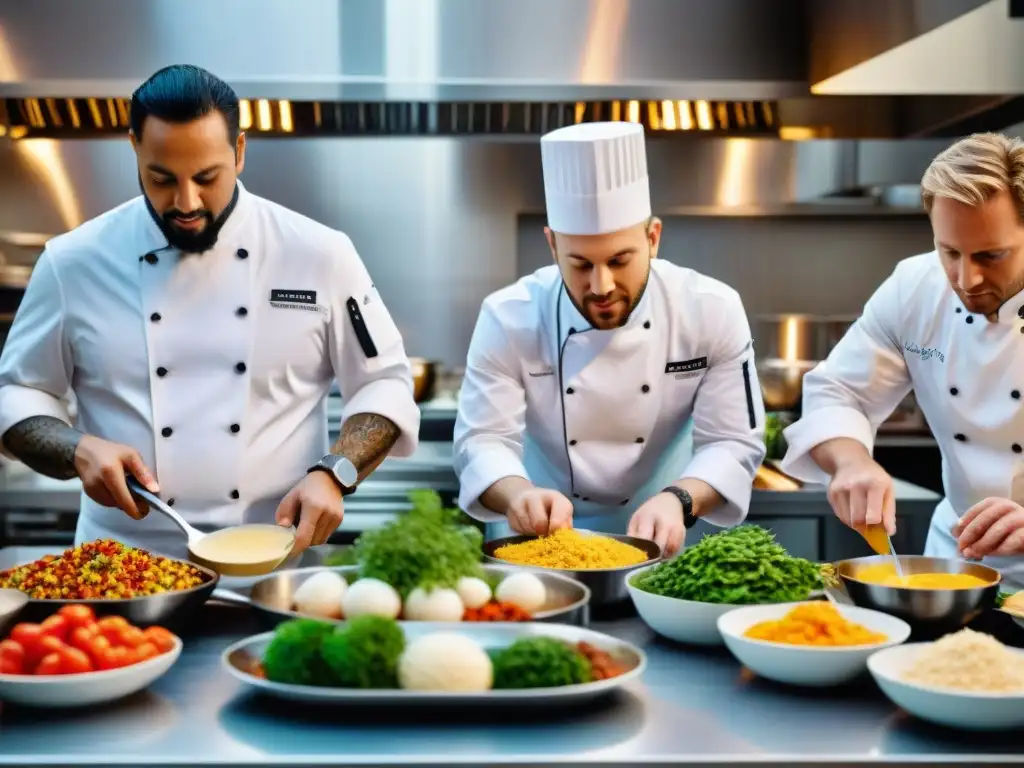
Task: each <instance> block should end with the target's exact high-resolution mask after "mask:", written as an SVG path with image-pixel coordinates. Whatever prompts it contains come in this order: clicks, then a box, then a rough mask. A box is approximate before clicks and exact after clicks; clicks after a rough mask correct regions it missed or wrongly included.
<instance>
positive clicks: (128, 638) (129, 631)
mask: <svg viewBox="0 0 1024 768" xmlns="http://www.w3.org/2000/svg"><path fill="white" fill-rule="evenodd" d="M117 640H118V642H117V643H115V645H124V646H127V647H129V648H138V647H139V646H140V645H142V644H143V643H144V642H146V636H145V635H144V634H143V633H142V630H141V629H139V628H138V627H125V628H124V629H122V630H121V631H120V633H119V635H118V638H117ZM111 642H114V641H113V639H111Z"/></svg>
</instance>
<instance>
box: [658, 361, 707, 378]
mask: <svg viewBox="0 0 1024 768" xmlns="http://www.w3.org/2000/svg"><path fill="white" fill-rule="evenodd" d="M707 367H708V359H707V358H706V357H695V358H693V360H677V361H676V362H674V363H666V364H665V373H674V374H677V375H676V378H677V379H689V378H691V377H693V376H699V375H700V372H701V371H703V370H705V369H706V368H707Z"/></svg>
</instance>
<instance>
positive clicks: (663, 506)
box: [455, 122, 765, 554]
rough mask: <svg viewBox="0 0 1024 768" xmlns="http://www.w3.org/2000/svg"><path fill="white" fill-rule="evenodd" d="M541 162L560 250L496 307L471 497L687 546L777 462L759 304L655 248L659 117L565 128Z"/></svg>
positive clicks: (462, 467)
mask: <svg viewBox="0 0 1024 768" xmlns="http://www.w3.org/2000/svg"><path fill="white" fill-rule="evenodd" d="M541 160H542V163H543V171H544V190H545V196H546V198H547V217H548V227H546V228H545V233H546V235H547V240H548V245H549V246H550V249H551V255H552V258H553V261H554V263H553V264H552V265H550V266H548V267H544V268H542V269H540V270H538V271H537V272H535V273H533V274H532V275H529V276H527V277H524V278H522V279H521V280H519V281H518V282H517V283H515V284H514V285H511V286H509V287H507V288H503V289H502V290H499V291H498V292H496V293H494V294H492V295H490V296H489V297H487V299H486V300H485V301H484V303H483V307H482V308H481V310H480V315H479V318H478V320H477V324H476V329H475V331H474V333H473V338H472V342H471V344H470V349H469V355H468V361H467V364H466V376H465V380H464V382H463V385H462V390H461V392H460V395H459V408H458V418H457V421H456V427H455V466H456V470H457V472H458V474H459V481H460V485H461V496H460V504H461V506H462V508H463V509H465V510H466V511H467V512H468V513H469V514H470V515H472V516H473V517H475V518H477V519H479V520H482V521H486V522H490V523H499V524H505V523H507V526H508V527H510V528H511V530H513V531H517V532H520V533H527V534H547V533H549V532H551V531H554V530H556V529H559V528H565V527H569V526H573V525H575V526H577V527H583V528H588V529H593V530H601V531H606V532H615V533H625V532H627V531H628V532H629V533H630V534H633V535H636V536H639V537H643V538H648V539H653V540H654V541H655V542H657V543H658V544H659V545H660V546H661V547H662V548H663V549H664V550H665V551H666V552H668V553H670V554H671V553H673V552H675V551H677V550H678V549H679V548H680V547H681V546H682V545H683V541H684V537H685V531H686V529H687V528H689V527H691V526H692V525H693V524H694V523H695V522H696V520H697V519H698V518H704V519H706V520H707V521H708V522H710V523H712V524H715V525H719V526H731V525H735V524H737V523H739V522H741V521H742V520H743V519H744V518H745V517H746V514H747V508H748V505H749V502H750V493H751V486H752V483H753V479H754V475H755V473H756V471H757V468H758V467H759V466H760V464H761V460H762V459H763V457H764V453H765V447H764V442H763V432H764V406H763V403H762V400H761V394H760V388H759V386H758V381H757V374H756V372H755V370H754V353H753V348H752V343H751V336H750V328H749V325H748V321H747V317H746V313H745V312H744V309H743V303H742V302H741V300H740V297H739V295H738V294H737V293H736V291H734V290H733V289H732V288H730V287H728V286H727V285H724V284H723V283H721V282H719V281H717V280H714V279H712V278H710V277H707V276H705V275H702V274H699V273H697V272H695V271H693V270H691V269H687V268H685V267H679V266H676V265H674V264H670V263H667V262H663V261H661V260H657V259H656V258H655V257H656V256H657V254H658V246H659V245H660V242H661V231H662V225H661V221H659V220H658V219H657V218H655V217H654V216H653V215H652V212H651V202H650V192H649V188H648V174H647V157H646V148H645V143H644V132H643V127H642V126H640V125H636V124H633V123H624V122H623V123H584V124H580V125H575V126H570V127H568V128H562V129H559V130H557V131H554V132H552V133H549V134H547V135H545V136H544V137H543V138H542V139H541ZM691 421H692V435H691V430H690V428H689V427H688V424H690V423H691Z"/></svg>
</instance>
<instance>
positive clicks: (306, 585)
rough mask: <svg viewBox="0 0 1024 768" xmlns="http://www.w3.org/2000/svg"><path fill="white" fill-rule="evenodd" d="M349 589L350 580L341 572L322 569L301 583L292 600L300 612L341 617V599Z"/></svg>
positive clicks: (325, 617) (330, 617)
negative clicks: (346, 579)
mask: <svg viewBox="0 0 1024 768" xmlns="http://www.w3.org/2000/svg"><path fill="white" fill-rule="evenodd" d="M347 590H348V582H347V581H345V579H344V578H343V577H342V576H341V575H340V574H337V573H334V572H333V571H321V572H320V573H315V574H313V575H312V576H310V577H309V578H308V579H306V580H305V581H304V582H302V583H301V584H300V585H299V587H298V589H296V590H295V595H294V596H293V597H292V601H293V602H294V604H295V610H296V611H298V612H299V613H302V614H305V615H307V616H315V617H317V618H324V619H340V618H341V601H342V600H343V599H344V598H345V592H346V591H347Z"/></svg>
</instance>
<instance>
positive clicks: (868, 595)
mask: <svg viewBox="0 0 1024 768" xmlns="http://www.w3.org/2000/svg"><path fill="white" fill-rule="evenodd" d="M899 561H900V565H901V566H902V568H903V573H904V574H906V575H908V576H909V575H911V574H915V573H966V574H969V575H971V576H977V577H978V578H980V579H983V580H984V581H985V582H986V584H985V586H983V587H971V588H968V589H909V588H907V587H889V586H883V585H881V584H871V583H869V582H866V581H860V580H859V579H858V578H857V576H858V574H859V573H860V572H862V571H863V570H864V569H865V568H868V567H870V566H877V565H886V564H889V563H891V562H892V558H891V557H890V556H889V555H873V556H871V557H859V558H856V559H854V560H843V561H841V562H840V563H839V564H838V565H837V567H836V571H837V574H838V575H839V577H840V579H841V580H842V583H843V586H844V587H845V588H846V593H847V594H848V595H849V596H850V600H852V601H853V603H854V605H858V606H860V607H861V608H871V609H874V610H876V611H883V612H885V613H888V614H890V615H891V616H896V617H897V618H900V619H903V620H904V621H905V622H907V623H908V624H909V625H910V626H911V627H912V628H913V629H915V630H918V631H920V632H921V633H922V634H935V635H939V634H945V633H947V632H955V631H956V630H958V629H960V628H961V627H963V626H965V625H966V624H969V623H970V622H971V621H973V620H974V619H976V618H978V616H980V615H981V614H982V613H984V612H985V611H987V610H990V609H992V608H994V607H995V603H996V596H997V595H998V594H999V581H1000V578H1001V577H1000V574H999V571H997V570H996V569H994V568H989V567H988V566H987V565H981V564H979V563H969V562H966V561H963V560H953V559H946V558H941V557H925V556H923V555H900V558H899Z"/></svg>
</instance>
